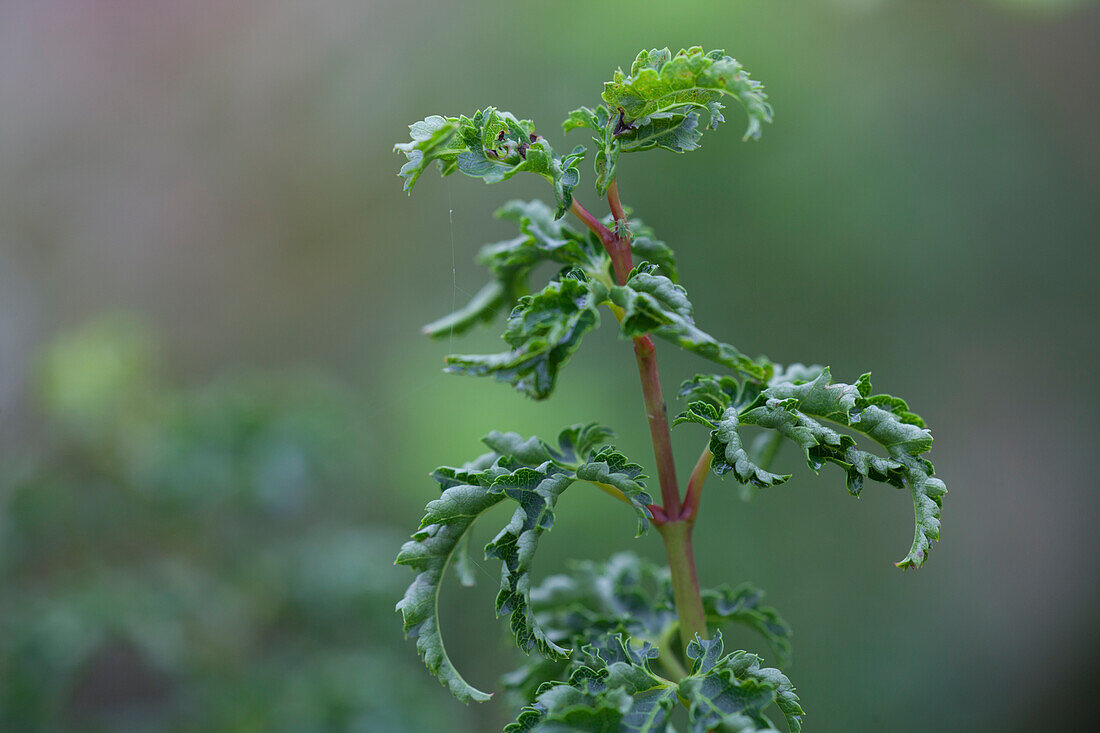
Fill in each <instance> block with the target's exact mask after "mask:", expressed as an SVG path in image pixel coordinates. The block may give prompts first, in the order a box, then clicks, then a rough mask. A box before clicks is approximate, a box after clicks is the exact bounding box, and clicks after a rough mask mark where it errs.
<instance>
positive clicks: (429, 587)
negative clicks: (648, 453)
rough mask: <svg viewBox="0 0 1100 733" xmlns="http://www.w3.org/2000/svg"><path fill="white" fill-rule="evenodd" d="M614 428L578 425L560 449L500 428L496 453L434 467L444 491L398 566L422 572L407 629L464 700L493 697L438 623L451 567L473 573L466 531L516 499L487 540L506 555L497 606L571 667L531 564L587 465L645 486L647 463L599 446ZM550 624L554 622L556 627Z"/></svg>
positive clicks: (406, 610)
mask: <svg viewBox="0 0 1100 733" xmlns="http://www.w3.org/2000/svg"><path fill="white" fill-rule="evenodd" d="M612 436H613V433H612V431H611V430H609V429H608V428H606V427H604V426H602V425H599V424H597V423H587V424H584V423H578V424H576V425H571V426H569V427H567V428H565V429H564V430H562V431H561V433H560V434H559V436H558V441H557V445H556V446H553V447H551V446H550V445H549V444H548V443H546V442H544V441H542V440H539V439H538V438H523V437H521V436H519V435H517V434H515V433H499V432H493V433H490V434H489V435H488V436H486V437H485V438H484V442H485V444H486V445H487V446H488V447H489V448H490V449H491V450H490V451H489V452H488V453H485V454H483V455H481V456H479V457H478V458H476V459H474V460H473V461H470V462H469V463H466V464H464V465H462V466H460V467H449V466H443V467H440V468H437V469H436V470H435V471H434V472H433V473H432V477H433V478H434V479H435V480H436V482H438V483H439V485H440V488H441V490H442V493H441V494H440V496H439V498H438V499H436V500H434V501H431V502H429V503H428V505H427V507H426V509H425V514H424V518H423V520H422V521H421V528H420V529H419V530H418V531H417V532H416V533H415V534H414V535H413V536H412V539H411V540H410V541H409V542H406V543H405V544H404V546H402V548H401V551H400V553H399V555H398V557H397V564H399V565H408V566H409V567H411V568H412V569H413V570H414V571H416V573H417V575H416V577H415V578H414V580H413V582H412V584H411V585H410V586H409V588H408V590H407V591H406V592H405V596H404V598H403V599H402V600H401V601H400V602H399V603H398V604H397V610H398V611H400V612H401V614H402V617H403V621H404V626H405V631H406V633H407V634H408V635H410V636H414V637H416V639H417V649H418V650H419V652H420V654H421V656H422V657H423V659H424V662H425V664H426V665H427V667H428V669H429V670H430V671H431V672H432V674H435V675H436V676H437V677H439V679H440V681H441V682H442V683H443V684H444V685H446V686H447V687H449V688H450V690H451V692H452V693H453V694H454V695H455V696H456V697H458V698H459V699H460V700H463V701H469V700H477V701H484V700H487V699H488V697H489V696H488V694H487V693H484V692H481V691H480V690H477V689H475V688H474V687H472V686H471V685H470V684H469V683H467V682H466V681H465V680H464V679H463V678H462V676H461V675H460V674H459V673H458V672H457V670H455V668H454V665H453V664H452V662H451V661H450V659H449V658H448V656H447V652H446V649H445V647H444V644H443V639H442V637H441V635H440V630H439V619H438V597H439V589H440V583H441V581H442V578H443V575H444V573H445V572H446V570H447V569H448V568H449V567H452V566H453V567H454V568H455V569H456V572H457V574H458V576H459V579H460V581H462V582H463V583H468V582H470V581H472V574H473V573H472V568H470V567H468V566H464V563H465V560H464V553H465V550H466V545H467V544H468V534H467V530H469V529H470V527H471V526H472V524H473V523H474V521H475V520H476V519H477V518H478V517H479V516H480V515H481V514H482V513H484V512H485V511H487V510H488V509H490V508H491V507H493V506H495V505H496V504H498V503H500V502H501V501H504V500H510V501H512V502H515V504H516V505H517V508H516V510H515V512H514V513H513V515H512V518H511V520H510V521H509V523H508V524H507V525H506V526H505V527H504V528H503V529H502V530H501V531H500V532H499V533H498V534H497V535H496V536H495V537H494V539H493V540H492V541H491V542H490V543H489V544H488V545H487V546H486V548H485V550H486V556H487V557H494V558H497V559H499V560H501V561H502V562H501V587H500V592H499V593H498V595H497V603H496V606H497V614H498V615H501V616H503V615H507V616H509V618H510V628H511V630H512V632H513V634H514V635H515V638H516V643H517V645H518V646H519V647H520V648H521V649H523V650H524V651H527V652H529V651H530V650H531V649H538V651H539V652H540V653H541V654H543V655H545V656H546V657H547V658H549V660H550V666H549V668H550V669H552V670H554V672H555V674H556V673H557V672H560V671H561V669H562V667H561V665H560V664H556V663H555V662H554V660H562V659H564V657H565V656H566V655H568V649H567V648H566V647H565V646H564V645H563V643H564V644H565V645H568V644H570V643H571V642H572V640H573V636H572V635H571V634H569V633H562V630H561V627H560V624H559V623H557V621H556V617H554V616H553V615H552V614H551V615H547V614H542V615H541V616H539V617H536V613H537V612H538V608H537V606H538V604H539V603H543V602H544V601H532V598H531V592H530V588H531V575H530V573H531V562H532V559H533V557H534V554H535V551H536V550H537V548H538V543H539V540H540V538H541V537H542V535H543V534H544V533H545V532H547V531H548V530H550V529H551V528H552V527H553V521H554V508H555V506H556V504H557V500H558V497H559V496H560V495H561V493H562V492H563V491H564V490H565V489H566V488H568V487H569V486H570V485H571V484H572V483H573V482H574V481H576V479H577V471H578V469H582V468H586V467H587V468H586V470H587V471H592V470H601V469H600V467H604V468H606V469H608V474H609V478H611V479H612V480H614V481H617V482H619V483H620V484H621V485H622V486H623V487H625V488H626V489H627V490H630V489H631V487H630V486H629V484H628V482H629V481H634V483H635V484H636V485H637V487H639V488H640V489H644V486H643V485H642V484H641V483H640V479H641V478H644V477H643V476H642V475H641V469H640V467H638V466H636V465H635V464H633V463H630V462H629V461H628V460H627V459H626V458H625V457H624V456H622V454H620V453H618V452H617V451H614V450H613V449H605V450H601V449H600V446H601V445H602V444H603V443H605V442H606V441H607V440H608V439H609V438H611V437H612ZM616 474H621V475H616ZM643 494H644V492H642V493H641V494H638V495H637V501H639V502H641V500H642V499H641V496H642V495H643ZM666 595H667V594H666ZM669 597H670V598H671V596H669ZM547 622H551V623H550V625H549V626H547ZM582 641H584V642H585V643H587V640H582ZM536 666H537V665H536ZM529 676H530V675H529ZM538 681H542V680H541V679H540V680H538Z"/></svg>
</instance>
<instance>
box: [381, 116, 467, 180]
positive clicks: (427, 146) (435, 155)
mask: <svg viewBox="0 0 1100 733" xmlns="http://www.w3.org/2000/svg"><path fill="white" fill-rule="evenodd" d="M409 135H410V137H411V138H412V140H411V141H410V142H407V143H398V144H397V145H394V146H393V149H394V151H395V152H401V153H404V154H405V158H406V161H405V165H403V166H401V170H400V172H399V173H398V174H397V175H399V176H401V177H402V178H404V179H405V190H406V191H410V192H411V191H412V189H413V186H415V185H416V181H417V179H419V178H420V174H421V173H423V172H424V171H425V170H427V168H428V166H429V165H431V163H432V161H437V162H438V163H439V172H440V174H441V175H444V176H449V175H450V174H452V173H454V172H455V170H457V169H458V156H459V154H461V153H462V152H464V151H465V150H466V144H465V143H464V142H463V141H462V138H461V137H460V136H459V134H458V118H457V117H440V116H439V115H432V116H431V117H427V118H425V119H423V120H420V121H419V122H414V123H412V124H411V125H409Z"/></svg>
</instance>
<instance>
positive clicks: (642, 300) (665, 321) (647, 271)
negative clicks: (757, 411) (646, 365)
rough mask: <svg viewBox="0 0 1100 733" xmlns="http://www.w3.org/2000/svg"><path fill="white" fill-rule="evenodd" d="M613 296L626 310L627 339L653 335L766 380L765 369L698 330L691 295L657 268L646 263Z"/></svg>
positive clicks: (745, 373)
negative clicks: (655, 269) (658, 272)
mask: <svg viewBox="0 0 1100 733" xmlns="http://www.w3.org/2000/svg"><path fill="white" fill-rule="evenodd" d="M610 296H611V300H612V302H614V303H615V305H617V306H619V307H620V308H622V309H623V312H624V315H623V319H622V322H621V324H620V326H621V328H622V333H623V335H624V336H626V337H634V336H641V335H644V334H647V333H652V334H654V335H656V336H660V337H661V338H663V339H665V340H667V341H671V342H672V343H674V344H676V345H677V346H679V347H681V348H683V349H687V350H688V351H691V352H693V353H695V354H698V355H699V356H702V357H703V358H705V359H710V360H711V361H715V362H717V363H719V364H722V365H724V366H727V367H729V368H731V369H734V370H736V371H738V372H740V373H741V374H743V375H745V376H747V377H749V378H750V379H754V380H757V381H764V380H766V378H767V376H768V372H767V369H766V367H765V366H762V365H760V364H758V363H756V362H755V361H753V360H752V359H750V358H748V357H747V356H745V355H744V354H742V353H741V352H740V351H738V350H737V349H735V348H734V347H733V346H730V345H729V344H725V343H722V342H720V341H718V340H717V339H715V338H714V337H713V336H711V335H710V334H707V333H704V332H703V331H701V330H700V329H699V328H697V327H696V325H695V321H694V320H693V319H692V317H691V313H692V306H691V302H690V301H689V300H688V298H687V291H685V290H684V288H682V287H681V286H679V285H677V284H676V283H674V282H672V281H671V280H670V279H668V278H667V277H664V276H663V275H656V274H654V267H653V265H651V264H649V263H647V262H643V263H641V264H640V265H638V266H637V267H635V268H634V269H633V270H632V271H631V273H630V277H629V278H628V279H627V282H626V284H625V285H622V286H619V285H616V286H614V287H612V288H611V291H610Z"/></svg>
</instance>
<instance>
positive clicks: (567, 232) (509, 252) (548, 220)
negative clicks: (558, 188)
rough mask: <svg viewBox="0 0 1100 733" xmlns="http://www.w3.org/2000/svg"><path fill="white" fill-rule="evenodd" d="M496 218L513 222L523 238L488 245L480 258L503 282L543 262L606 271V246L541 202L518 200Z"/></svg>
mask: <svg viewBox="0 0 1100 733" xmlns="http://www.w3.org/2000/svg"><path fill="white" fill-rule="evenodd" d="M494 216H496V217H497V218H498V219H504V220H505V221H511V222H514V223H515V224H516V225H517V226H518V227H519V230H520V236H518V237H516V238H514V239H509V240H506V241H503V242H500V243H498V244H490V245H486V246H485V247H483V248H482V249H481V251H480V252H479V253H478V255H477V261H478V262H479V263H481V264H483V265H485V266H486V267H488V268H489V270H490V271H491V272H492V273H493V274H494V275H495V276H496V277H497V278H499V279H501V280H510V279H512V278H513V277H514V276H515V274H516V273H520V272H522V273H524V274H526V273H528V272H530V270H531V269H532V268H533V267H535V266H536V265H539V264H540V263H542V262H556V263H558V264H560V265H563V266H566V267H575V268H579V269H582V270H587V271H590V272H594V271H599V270H600V269H601V268H605V267H606V263H607V261H608V258H607V255H606V253H605V252H604V248H603V245H601V244H600V243H599V242H595V243H594V242H592V241H591V240H590V239H589V238H588V237H587V236H586V235H582V234H579V233H578V232H576V231H575V230H573V229H571V228H570V227H568V226H566V224H565V223H564V222H563V221H561V220H558V219H555V218H554V211H553V210H552V209H551V208H550V207H549V206H547V205H546V204H544V203H543V202H541V201H537V200H536V201H521V200H518V199H515V200H512V201H509V202H508V203H506V204H505V205H504V206H502V207H500V208H499V209H497V211H496V213H495V214H494Z"/></svg>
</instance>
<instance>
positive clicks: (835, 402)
mask: <svg viewBox="0 0 1100 733" xmlns="http://www.w3.org/2000/svg"><path fill="white" fill-rule="evenodd" d="M818 419H824V420H829V421H831V422H834V423H838V424H840V425H844V426H847V427H849V428H851V429H852V430H854V431H856V432H858V433H862V434H863V435H866V436H867V437H869V438H871V439H872V440H874V441H875V442H876V443H878V444H879V445H880V446H882V447H883V448H884V449H885V451H886V453H887V455H888V456H889V457H888V458H883V457H880V456H877V455H875V454H873V453H869V452H867V451H863V450H860V449H859V448H857V447H856V446H855V440H854V439H853V438H852V437H851V436H849V435H846V434H844V433H840V432H838V431H836V430H834V429H832V428H829V427H827V426H825V425H822V424H821V423H820V422H818ZM740 420H741V422H742V423H743V424H751V425H759V426H761V427H765V428H770V429H773V430H777V431H778V432H780V433H781V434H783V435H784V436H785V437H787V438H789V439H791V440H792V441H794V442H796V443H798V444H799V445H800V446H801V447H802V449H803V452H804V453H805V456H806V460H807V462H808V463H809V464H810V466H811V467H812V468H814V469H815V470H817V469H819V468H821V467H822V466H823V465H824V464H825V463H827V462H828V463H834V464H836V465H838V466H840V467H841V468H843V469H844V471H845V474H846V476H847V483H848V490H849V491H850V492H851V493H852V494H854V495H858V494H859V492H860V490H861V489H862V488H863V482H864V480H865V479H868V478H870V479H872V480H875V481H880V482H884V483H889V484H891V485H893V486H897V487H899V488H907V489H908V490H909V492H910V494H911V495H912V498H913V506H914V513H915V524H916V528H915V532H914V539H913V544H912V546H911V547H910V550H909V553H908V554H907V555H906V556H905V557H904V558H903V559H902V560H901V561H899V562H898V563H897V565H898V567H901V568H907V567H920V566H921V565H922V564H923V563H924V561H925V559H926V558H927V554H928V550H929V549H930V548H931V544H932V542H933V541H934V540H937V539H939V527H940V510H941V508H942V505H943V495H944V494H945V493H947V489H946V487H945V486H944V483H943V482H942V481H940V480H939V479H938V478H935V477H933V475H932V473H933V470H934V469H933V466H932V464H931V463H930V462H928V461H927V460H925V459H923V458H921V457H920V456H921V454H922V453H925V452H927V451H928V450H929V449H930V448H931V447H932V434H931V433H930V432H929V431H928V430H927V429H926V428H924V427H923V424H924V422H923V420H920V418H919V417H917V416H916V415H913V413H911V412H909V410H908V407H907V406H906V405H905V403H904V402H902V401H901V400H899V399H897V398H894V397H887V398H886V399H878V398H876V397H874V396H872V395H871V383H870V376H869V375H863V376H862V377H860V379H859V380H858V381H857V382H856V384H854V385H850V384H843V383H833V381H832V375H831V374H830V372H829V370H828V369H827V368H826V369H824V370H822V371H821V373H820V374H819V375H818V376H817V377H816V378H815V379H813V380H812V381H791V382H787V381H773V383H772V384H770V385H769V386H768V388H767V389H765V390H764V391H763V392H761V394H760V395H759V396H757V398H756V399H755V400H754V401H753V403H752V404H751V405H749V406H748V407H747V408H745V409H744V410H743V411H742V412H741V414H740Z"/></svg>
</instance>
